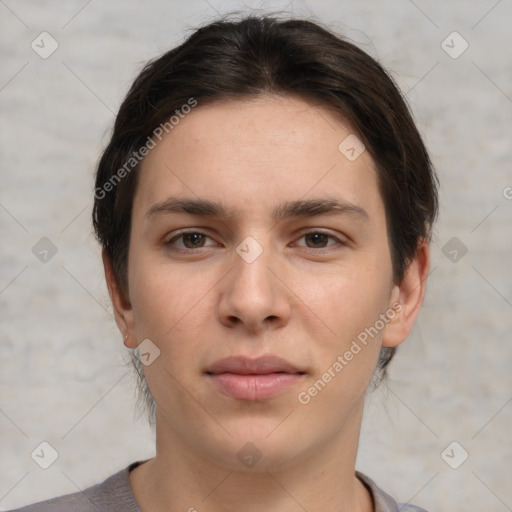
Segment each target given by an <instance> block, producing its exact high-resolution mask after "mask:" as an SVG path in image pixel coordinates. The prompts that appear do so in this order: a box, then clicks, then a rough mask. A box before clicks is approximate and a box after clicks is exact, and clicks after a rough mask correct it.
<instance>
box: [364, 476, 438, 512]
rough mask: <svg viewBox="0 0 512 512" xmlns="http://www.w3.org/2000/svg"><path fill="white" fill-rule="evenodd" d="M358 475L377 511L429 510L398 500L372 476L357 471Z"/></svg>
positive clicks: (409, 511)
mask: <svg viewBox="0 0 512 512" xmlns="http://www.w3.org/2000/svg"><path fill="white" fill-rule="evenodd" d="M356 476H357V477H358V478H359V479H360V480H361V481H362V482H363V483H364V484H365V485H366V487H367V488H368V490H369V491H370V493H371V495H372V497H373V501H374V503H375V512H428V511H427V510H425V509H424V508H421V507H418V506H416V505H411V504H410V503H400V502H397V501H396V500H395V499H394V498H393V497H392V496H390V495H389V494H388V493H386V492H385V491H384V490H382V489H381V488H380V487H379V486H378V485H377V484H376V483H375V482H374V481H373V480H372V479H371V478H370V477H368V476H366V475H365V474H363V473H361V472H359V471H356Z"/></svg>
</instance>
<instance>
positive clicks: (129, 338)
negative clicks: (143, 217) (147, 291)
mask: <svg viewBox="0 0 512 512" xmlns="http://www.w3.org/2000/svg"><path fill="white" fill-rule="evenodd" d="M101 257H102V260H103V269H104V271H105V281H106V283H107V288H108V293H109V295H110V300H111V301H112V306H113V308H114V316H115V320H116V324H117V327H118V328H119V330H120V331H121V333H122V334H123V338H124V344H125V345H126V346H127V347H128V348H136V347H137V340H136V336H135V329H134V322H133V309H132V306H131V303H130V299H129V297H127V296H126V295H125V293H124V292H123V290H122V289H121V288H120V286H119V284H118V282H117V280H116V278H115V275H114V269H113V266H112V261H111V259H110V257H109V256H108V254H107V251H106V250H105V248H103V250H102V252H101Z"/></svg>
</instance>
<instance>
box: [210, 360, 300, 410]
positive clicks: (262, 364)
mask: <svg viewBox="0 0 512 512" xmlns="http://www.w3.org/2000/svg"><path fill="white" fill-rule="evenodd" d="M205 373H206V374H207V376H208V378H209V379H210V380H211V382H212V383H213V384H214V386H215V387H216V389H217V390H218V391H220V392H221V393H222V394H224V395H226V396H229V397H231V398H235V399H237V400H248V401H262V400H266V399H269V398H271V397H273V396H275V395H278V394H279V393H281V392H282V391H284V390H285V389H287V388H289V387H291V386H293V385H296V384H298V383H299V382H301V381H302V380H303V379H304V375H305V373H306V372H305V371H302V370H300V369H299V368H297V367H296V366H295V365H293V364H291V363H290V362H288V361H286V360H285V359H282V358H280V357H277V356H262V357H259V358H257V359H251V358H247V357H244V356H232V357H228V358H225V359H220V360H219V361H217V362H215V363H214V364H213V365H211V366H210V367H209V368H208V369H207V370H206V372H205Z"/></svg>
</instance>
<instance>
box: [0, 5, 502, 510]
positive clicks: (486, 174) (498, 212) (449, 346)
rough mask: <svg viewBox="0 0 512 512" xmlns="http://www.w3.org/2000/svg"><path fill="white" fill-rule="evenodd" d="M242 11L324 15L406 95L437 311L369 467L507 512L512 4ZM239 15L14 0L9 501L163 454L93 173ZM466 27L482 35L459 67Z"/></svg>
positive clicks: (370, 419) (437, 501) (370, 434)
mask: <svg viewBox="0 0 512 512" xmlns="http://www.w3.org/2000/svg"><path fill="white" fill-rule="evenodd" d="M245 5H246V6H247V5H248V6H250V7H263V9H264V10H265V11H268V10H275V9H282V8H285V7H287V10H288V11H289V12H290V13H293V12H295V13H297V14H308V13H313V14H315V15H316V16H318V18H319V19H320V20H322V21H325V22H328V23H330V24H331V26H332V27H333V28H334V29H336V30H339V31H341V32H343V33H344V34H346V35H348V36H349V37H351V38H352V39H354V40H355V41H356V42H357V43H359V44H360V45H361V46H362V47H363V48H364V49H366V50H367V51H368V52H369V53H370V54H372V55H374V56H377V57H378V58H379V59H380V60H381V62H382V63H383V64H384V65H385V66H387V67H388V68H389V69H390V70H391V71H392V73H393V75H394V76H395V77H396V79H397V81H398V83H399V85H400V86H401V87H402V89H403V91H404V92H405V93H406V94H407V97H408V99H409V101H410V102H411V105H412V108H413V110H414V113H415V115H416V118H417V122H418V125H419V127H420V129H421V132H422V133H423V135H424V137H425V139H426V142H427V144H428V146H429V148H430V151H431V154H432V157H433V160H434V163H435V165H436V167H437V170H438V172H439V176H440V180H441V217H440V220H439V223H438V225H437V228H436V235H435V236H436V238H435V241H434V243H433V245H432V253H433V271H432V274H431V277H430V283H429V287H428V294H427V298H426V302H425V306H424V309H423V312H422V313H421V315H420V319H419V321H418V322H417V325H416V327H415V330H414V333H413V335H412V336H411V337H410V339H409V340H408V341H407V342H406V343H405V344H403V345H402V346H401V347H400V349H399V353H398V355H397V357H396V359H395V360H394V361H393V363H392V367H391V369H390V380H389V388H387V387H382V388H381V389H380V390H379V391H377V392H375V393H374V394H373V395H371V397H370V399H369V401H368V403H367V409H366V415H365V420H364V424H363V430H362V437H361V446H360V453H359V459H358V469H360V470H361V471H363V472H365V473H367V474H369V475H370V476H371V477H372V478H374V480H376V481H377V483H378V484H379V485H381V486H382V487H383V488H384V489H385V490H387V491H388V492H389V493H391V494H393V495H394V496H395V497H397V498H399V499H400V500H403V501H408V500H411V501H412V502H414V503H417V504H421V505H422V506H424V507H425V508H427V509H429V510H432V511H434V510H435V511H438V510H466V511H481V510H488V511H497V512H499V511H502V510H503V511H505V510H511V509H512V486H511V485H510V482H509V480H510V460H512V443H511V435H510V433H511V419H512V401H511V400H512V377H511V371H510V364H511V352H512V343H511V331H512V314H511V313H512V279H511V266H512V265H511V254H512V251H511V249H512V247H511V246H512V231H511V221H512V200H511V198H512V189H510V188H509V189H507V188H506V187H512V172H511V153H512V137H511V132H512V130H511V116H512V59H511V48H512V46H511V40H510V20H512V2H511V1H510V0H508V1H507V0H502V1H496V0H489V1H483V0H482V1H476V0H475V1H465V2H463V1H450V2H447V1H429V2H427V1H422V0H416V1H415V2H413V1H412V0H393V1H386V2H379V1H377V0H372V1H360V2H355V1H348V0H345V1H334V0H330V1H329V0H321V1H317V2H312V1H301V0H295V1H293V2H290V3H287V2H274V3H271V2H267V3H261V2H260V3H257V2H254V1H246V2H245ZM235 8H238V9H243V8H244V7H243V4H242V2H224V1H219V0H208V1H206V0H189V1H187V2H177V1H171V2H165V1H163V0H159V1H151V2H138V1H135V0H129V1H125V2H106V1H100V0H96V1H92V2H87V1H85V0H80V1H75V2H60V3H58V2H47V1H37V2H36V1H25V2H14V1H8V0H6V1H5V2H1V3H0V19H1V21H0V23H1V25H0V27H1V30H0V45H1V51H2V66H1V68H0V109H1V112H2V124H1V133H0V146H1V147H0V149H1V168H0V173H1V181H0V227H1V238H0V256H1V266H0V333H1V343H0V361H1V373H0V386H1V388H0V448H1V457H0V510H7V509H9V508H12V507H14V506H19V505H22V504H25V503H27V502H31V501H35V500H40V499H44V498H49V497H52V496H55V495H57V494H64V493H68V492H74V491H76V490H78V489H83V488H85V487H87V486H88V485H91V484H92V483H95V482H98V481H99V480H100V479H102V478H104V477H106V476H108V475H110V474H112V473H113V472H115V471H117V470H118V469H120V468H121V467H123V466H124V465H126V464H128V463H129V462H132V461H134V460H141V459H143V458H147V457H151V455H152V453H153V439H152V434H151V432H150V431H149V429H148V428H147V426H146V425H145V422H144V419H141V420H138V421H135V420H134V407H133V402H134V381H133V379H132V376H131V373H130V372H129V371H128V368H127V367H126V366H123V365H124V363H125V362H126V360H127V358H126V356H125V355H124V354H125V352H124V350H123V348H124V347H123V346H122V343H121V336H120V334H119V333H118V331H117V328H116V327H115V324H114V322H113V319H112V316H111V307H110V305H109V302H108V296H107V292H106V288H105V285H104V280H103V274H102V267H101V261H100V253H99V248H98V247H97V245H96V243H95V241H94V238H93V236H92V229H91V223H90V212H91V205H92V189H93V181H92V176H93V170H94V166H95V163H96V160H97V158H98V155H99V153H100V150H101V148H102V147H103V145H104V144H105V142H106V140H107V134H108V129H109V128H110V126H111V123H112V120H113V113H114V112H115V111H116V109H117V108H118V106H119V103H120V101H121V99H122V97H123V95H124V94H125V92H126V90H127V88H128V86H129V85H130V83H131V81H132V80H133V78H134V77H135V76H136V73H137V72H138V70H139V69H140V67H141V65H142V64H143V63H144V62H145V61H147V60H148V59H149V58H152V57H154V56H156V55H157V54H159V53H161V52H163V51H165V50H167V49H169V48H170V47H172V46H174V45H175V44H177V43H179V42H180V41H181V40H182V39H183V38H184V36H185V35H186V34H187V33H188V32H186V29H188V28H191V27H194V26H196V25H198V24H199V23H202V22H203V21H206V20H209V19H211V18H212V16H215V14H216V11H218V12H221V13H222V12H226V11H228V10H232V9H235ZM43 31H47V32H48V33H50V34H51V36H52V37H53V38H54V39H55V40H56V41H57V42H58V45H59V46H58V49H57V50H56V51H55V53H53V54H52V55H50V56H49V57H48V58H46V59H43V58H41V57H40V56H39V55H38V54H37V53H36V52H35V51H34V50H33V49H32V48H31V42H32V41H34V40H35V43H34V45H36V44H38V45H39V48H37V47H36V48H37V50H38V51H39V52H40V53H44V52H45V51H46V52H47V51H49V50H50V49H51V41H50V40H49V39H45V40H44V42H43V43H41V37H45V36H41V37H38V36H39V34H40V33H41V32H43ZM454 31H457V32H458V33H459V34H460V35H461V36H462V37H463V38H464V40H466V41H467V43H468V44H469V47H468V48H467V50H466V51H465V52H464V53H462V55H460V56H459V57H458V58H453V56H455V53H457V52H458V51H460V50H461V49H462V48H463V46H462V44H463V41H462V40H459V39H457V37H458V36H453V35H451V36H449V35H450V34H451V33H452V32H454ZM447 36H449V37H448V39H446V38H447ZM445 39H446V43H445V49H446V50H447V51H448V52H451V53H452V56H450V55H449V53H447V52H446V51H445V49H443V47H442V41H443V40H445ZM43 45H44V48H42V46H43ZM447 46H448V47H447ZM450 47H451V48H450ZM507 195H508V198H507V197H506V196H507ZM43 237H47V238H49V239H50V240H51V241H52V243H53V244H54V245H55V247H56V249H57V252H56V254H55V255H53V257H51V258H49V256H51V252H50V253H48V256H47V257H48V258H49V260H48V261H47V262H46V263H45V262H41V261H40V260H39V259H38V258H37V257H36V255H35V254H34V253H33V246H34V245H35V244H37V243H38V241H39V240H40V239H41V238H43ZM454 237H455V238H456V240H455V241H453V240H452V241H451V242H450V240H451V239H453V238H454ZM457 240H458V241H457ZM41 243H43V244H44V243H45V242H41ZM457 243H458V244H459V246H460V247H457V246H456V245H454V244H457ZM446 244H448V245H446ZM461 244H463V246H464V247H466V248H467V253H466V254H465V255H464V256H463V257H462V258H460V256H461V254H462V252H461V249H460V248H461V247H463V246H462V245H461ZM38 247H39V246H38ZM44 248H45V247H43V249H44ZM443 248H444V249H443ZM39 250H42V249H41V247H39ZM454 250H455V251H456V252H453V251H454ZM36 252H37V251H36ZM445 254H446V255H445ZM39 256H40V257H43V256H44V253H41V254H39ZM455 257H456V258H460V259H459V260H458V261H456V262H454V261H451V259H454V258H455ZM42 441H47V442H49V443H50V444H51V445H52V446H54V447H55V448H56V449H57V451H58V454H59V457H58V459H57V460H56V461H55V463H54V464H53V465H52V466H51V467H49V468H48V469H46V470H43V469H41V468H40V467H39V466H38V465H36V463H35V462H34V461H33V460H32V459H31V456H30V454H31V452H32V451H33V450H34V449H35V448H36V447H37V446H38V445H39V443H41V442H42ZM453 441H456V442H458V443H459V444H460V445H461V446H462V447H463V448H464V449H465V450H466V451H467V452H468V453H469V458H468V459H467V460H466V461H465V462H464V463H463V464H462V465H461V466H460V467H459V468H458V469H452V468H451V467H450V466H449V465H448V464H447V463H446V462H445V460H443V458H442V457H441V452H443V450H445V448H446V447H447V446H448V445H449V444H450V443H452V442H453ZM461 453H462V452H461V448H459V447H456V448H455V449H454V451H453V452H452V451H451V448H449V449H448V450H447V452H445V459H446V460H448V461H449V462H451V463H452V464H454V462H455V463H456V462H458V461H459V457H460V454H461ZM446 455H448V457H446Z"/></svg>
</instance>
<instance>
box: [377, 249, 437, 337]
mask: <svg viewBox="0 0 512 512" xmlns="http://www.w3.org/2000/svg"><path fill="white" fill-rule="evenodd" d="M429 269H430V249H429V246H428V242H427V241H426V240H422V242H420V244H419V245H418V249H417V250H416V254H415V256H414V258H413V260H412V261H411V262H410V264H409V266H408V267H407V269H406V271H405V273H404V278H403V279H402V282H401V283H400V284H397V285H395V286H394V287H393V290H392V292H391V300H390V304H389V307H390V308H391V309H392V310H394V311H395V316H394V317H393V318H391V317H390V318H391V319H390V321H389V322H388V323H387V325H386V328H385V330H384V334H383V336H382V346H383V347H396V346H398V345H400V343H402V342H404V341H405V340H406V339H407V336H409V334H410V332H411V330H412V327H413V325H414V321H415V320H416V317H417V315H418V313H419V311H420V309H421V305H422V303H423V299H424V297H425V290H426V285H427V277H428V273H429Z"/></svg>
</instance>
